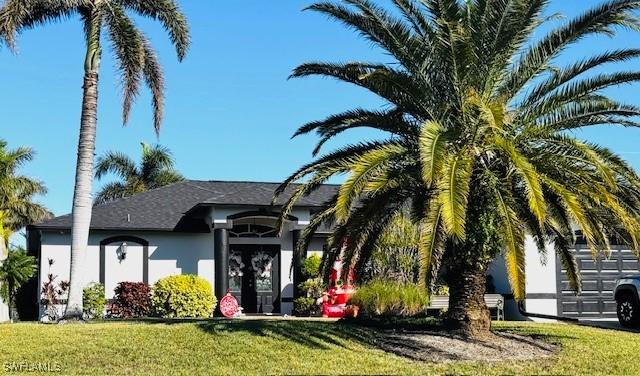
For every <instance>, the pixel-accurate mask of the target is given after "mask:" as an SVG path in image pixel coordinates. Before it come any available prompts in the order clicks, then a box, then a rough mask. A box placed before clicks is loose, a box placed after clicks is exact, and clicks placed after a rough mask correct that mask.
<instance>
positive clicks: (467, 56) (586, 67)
mask: <svg viewBox="0 0 640 376" xmlns="http://www.w3.org/2000/svg"><path fill="white" fill-rule="evenodd" d="M393 3H394V4H395V8H396V9H395V11H394V12H388V11H386V10H385V9H383V8H381V7H380V6H377V5H376V4H374V3H373V2H371V1H368V0H344V1H342V2H339V3H335V2H320V3H316V4H313V5H311V6H310V7H309V8H308V9H310V10H312V11H315V12H319V13H321V14H324V15H327V16H329V17H330V18H332V19H335V20H338V21H340V22H342V23H344V24H346V25H347V26H348V27H350V28H352V29H354V30H356V31H357V32H358V33H359V34H361V35H362V36H364V37H365V38H366V39H367V40H369V41H370V42H372V43H373V44H374V45H377V46H378V47H380V48H381V49H383V50H384V51H385V52H386V53H387V56H390V57H392V58H393V61H391V62H389V63H377V62H350V63H335V64H332V63H324V62H314V63H308V64H304V65H301V66H299V67H298V68H296V69H295V70H294V72H293V74H292V77H306V76H314V75H315V76H326V77H332V78H335V79H338V80H340V81H344V82H347V83H350V84H354V85H357V86H360V87H362V88H364V89H367V90H369V91H370V92H372V93H374V94H376V95H378V96H379V97H381V98H383V99H384V100H386V102H387V106H385V107H384V108H383V109H379V110H367V109H354V110H351V111H347V112H344V113H340V114H337V115H333V116H330V117H328V118H327V119H325V120H321V121H316V122H312V123H309V124H306V125H304V126H302V127H301V128H300V129H299V130H298V131H297V133H296V135H300V134H305V133H309V132H312V131H316V132H317V133H318V134H319V136H320V142H319V144H318V146H317V148H316V150H315V151H314V153H318V151H319V150H320V149H321V147H322V145H323V144H324V143H325V142H326V141H328V140H330V139H332V138H334V137H335V136H337V135H339V134H341V133H342V132H345V131H347V130H349V129H354V128H359V127H366V128H369V129H376V130H379V131H383V132H385V133H386V134H387V135H388V137H385V138H383V139H379V140H375V141H367V142H362V143H359V144H356V145H350V146H346V147H344V148H341V149H339V150H336V151H333V152H331V153H328V154H326V155H324V156H322V157H319V158H317V159H316V160H315V161H313V162H311V163H309V164H307V165H305V166H303V167H302V168H300V169H299V170H298V171H296V172H295V173H294V174H292V175H291V176H290V177H289V179H287V180H286V182H285V183H284V184H283V186H282V187H281V189H280V190H279V191H278V193H280V192H282V190H283V189H284V188H285V187H287V186H288V185H290V184H291V183H292V182H294V181H297V180H300V179H302V178H306V179H307V180H306V182H305V184H303V185H301V186H299V187H298V188H296V189H295V190H294V193H293V195H292V196H291V198H290V200H289V201H288V202H287V204H286V205H285V206H284V210H283V214H284V215H286V214H288V212H289V211H290V210H291V208H292V206H293V204H294V203H295V202H296V200H298V199H299V198H300V197H302V196H304V195H306V194H309V193H310V192H312V191H313V190H314V189H316V188H317V187H318V185H319V184H321V183H323V182H324V181H326V180H327V179H328V178H330V177H331V176H334V175H336V174H347V175H348V178H347V179H346V181H345V182H344V183H343V184H342V186H341V187H340V190H339V193H338V194H337V195H336V196H335V197H334V198H333V199H332V200H330V202H328V203H327V205H326V207H325V208H324V210H322V211H319V212H318V213H317V214H316V215H315V216H314V218H313V219H312V221H311V226H310V227H309V228H308V229H307V230H306V231H304V233H303V236H301V239H300V243H299V245H298V249H304V248H305V246H306V244H307V243H308V241H309V237H310V235H311V233H312V232H313V231H314V228H316V227H317V226H319V225H320V224H321V223H323V222H326V221H328V220H335V223H336V227H335V230H334V233H333V235H332V237H331V238H330V240H329V241H330V243H331V244H330V245H332V246H333V249H334V251H333V252H332V254H331V255H330V256H331V257H329V263H330V262H331V258H332V257H333V258H335V257H337V252H338V250H339V249H341V248H343V247H342V246H341V245H342V244H343V242H344V245H345V246H344V255H343V262H345V263H346V266H347V267H355V268H358V267H360V266H361V265H363V264H364V263H366V261H367V259H368V258H369V257H370V255H371V250H372V247H371V245H372V244H374V243H375V240H376V238H377V237H378V236H379V234H380V233H381V232H382V231H383V230H384V229H385V227H386V226H387V224H388V223H389V221H390V220H391V219H392V218H393V217H394V215H395V214H396V213H398V212H399V211H401V210H405V208H409V209H411V211H412V213H413V218H414V220H415V221H416V222H417V223H418V224H419V226H420V232H421V240H420V244H419V245H420V252H421V261H422V265H421V277H422V280H423V283H424V284H425V285H429V284H430V281H432V280H433V277H434V276H435V275H436V274H437V273H438V271H439V270H440V271H441V272H444V278H445V281H446V282H447V283H448V285H449V291H450V306H449V310H448V314H447V318H446V320H445V322H446V324H448V325H449V326H450V327H452V328H455V329H457V330H460V331H461V332H462V333H464V334H466V335H469V336H474V335H482V334H487V333H488V331H489V330H490V319H489V313H488V310H487V308H486V305H485V304H484V300H483V294H484V290H485V280H486V271H487V267H488V265H489V263H490V262H491V260H492V259H493V258H494V257H495V256H496V255H497V254H498V253H499V252H503V254H504V257H505V258H506V264H507V269H508V275H509V280H510V283H511V287H512V289H513V293H514V296H515V298H516V299H517V300H518V301H521V300H522V299H524V295H525V291H524V290H525V274H524V270H525V269H524V266H525V265H524V263H525V257H524V239H525V234H531V235H532V236H533V238H534V239H535V240H536V244H537V246H538V249H539V251H540V252H541V253H542V254H546V247H545V244H546V243H547V242H551V243H553V245H554V246H555V251H556V252H557V253H558V254H559V257H560V258H561V260H562V262H563V264H564V266H565V268H567V269H568V270H569V272H570V274H569V275H570V276H571V277H572V279H571V282H572V287H573V288H574V289H576V290H579V288H580V281H579V276H578V270H577V265H576V263H575V260H574V258H573V256H572V254H571V253H570V247H571V245H572V244H573V236H574V232H573V227H574V226H577V227H579V228H580V230H581V231H582V235H583V236H584V238H585V239H586V241H587V243H588V245H589V247H591V249H592V250H593V252H594V255H595V254H596V253H597V252H599V251H603V252H607V251H608V249H609V240H610V239H612V238H615V239H616V240H617V241H624V242H625V243H627V244H630V245H631V246H632V247H633V249H636V250H637V249H638V243H639V241H640V234H639V231H640V226H639V225H640V184H639V183H640V180H639V178H638V175H636V173H635V171H634V170H633V169H632V168H631V167H630V166H629V165H628V164H627V163H626V162H625V161H624V160H623V159H621V158H620V157H619V156H617V155H616V154H614V153H613V152H611V151H610V150H607V149H605V148H603V147H600V146H598V145H595V144H592V143H589V142H586V141H583V140H580V139H578V138H577V137H576V134H575V133H573V132H572V131H573V130H577V129H581V128H585V127H589V126H594V125H601V124H609V125H621V126H632V127H636V126H638V125H640V124H639V123H638V122H637V116H639V115H640V108H638V107H637V106H635V105H632V104H628V103H624V102H621V101H619V100H616V99H614V98H612V97H610V96H609V95H608V93H609V92H608V91H606V89H608V88H611V87H614V86H618V85H621V84H628V83H633V82H636V81H638V80H639V79H640V72H639V71H636V70H631V71H620V70H619V69H616V68H618V66H617V64H618V63H621V62H625V61H628V60H631V59H636V58H638V57H640V50H639V49H633V48H626V47H621V48H619V49H615V50H610V51H594V55H593V56H584V57H582V56H575V52H574V55H573V60H574V61H573V62H572V63H570V64H566V65H558V57H559V56H561V55H563V52H564V51H566V50H567V49H568V48H569V47H571V46H574V45H576V44H577V43H579V42H580V41H582V40H584V39H585V38H586V37H589V36H597V35H605V36H614V35H615V34H616V31H617V30H619V29H631V30H639V29H640V21H639V18H638V17H637V15H636V14H635V12H636V11H637V10H638V9H640V1H638V0H606V1H603V2H601V3H599V4H598V5H596V6H595V7H593V8H591V9H589V10H588V11H586V12H584V13H582V14H581V15H579V16H578V17H575V18H573V19H570V20H566V21H560V22H558V23H556V24H554V25H552V26H551V27H549V26H550V25H549V24H546V25H545V27H549V29H550V30H549V31H546V30H548V29H546V28H545V29H542V28H541V27H540V26H541V25H542V24H545V23H546V22H547V21H549V20H550V18H549V17H545V16H543V12H544V10H545V9H546V6H547V5H548V3H549V1H548V0H496V1H490V0H468V1H465V2H462V1H459V0H420V1H412V0H394V1H393ZM536 32H537V33H540V34H542V36H541V37H536V38H534V37H533V35H534V33H536ZM590 48H591V50H593V49H596V48H597V47H596V46H595V45H591V47H590ZM565 58H569V57H567V56H565ZM602 68H606V70H603V69H602ZM440 266H442V268H440Z"/></svg>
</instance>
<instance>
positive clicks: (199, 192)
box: [27, 180, 638, 319]
mask: <svg viewBox="0 0 640 376" xmlns="http://www.w3.org/2000/svg"><path fill="white" fill-rule="evenodd" d="M278 185H279V184H277V183H260V182H232V181H228V182H225V181H195V180H188V181H184V182H181V183H176V184H172V185H169V186H166V187H163V188H158V189H154V190H151V191H148V192H145V193H141V194H139V195H136V196H133V197H129V198H124V199H120V200H117V201H114V202H111V203H107V204H104V205H100V206H96V207H95V208H94V210H93V217H92V221H91V231H90V236H89V246H88V248H87V252H86V258H85V261H84V265H85V270H84V275H83V279H84V283H85V284H89V283H90V282H94V281H96V282H101V283H102V284H104V286H105V290H106V294H107V298H112V297H113V290H114V288H115V287H116V285H117V284H118V283H119V282H121V281H141V282H147V283H149V284H153V283H154V282H155V281H157V280H158V279H160V278H162V277H165V276H168V275H173V274H197V275H199V276H201V277H203V278H205V279H206V280H208V281H209V282H210V283H211V284H212V285H213V286H214V290H215V293H216V296H217V297H218V298H220V297H221V296H222V295H224V294H225V293H226V291H227V289H230V290H231V291H232V293H233V294H234V295H236V296H237V297H238V299H239V300H240V303H241V305H242V306H243V308H244V311H245V313H275V314H290V313H291V312H292V309H293V299H294V296H295V291H294V286H296V285H297V282H298V280H299V278H300V277H299V276H300V271H299V266H300V260H298V262H296V261H295V260H294V255H293V248H294V244H296V242H297V238H298V237H299V235H300V232H301V230H303V229H304V228H305V227H306V226H307V225H308V224H309V220H310V218H311V216H312V215H313V213H314V211H315V210H317V209H318V208H319V207H321V206H322V204H324V203H325V202H326V201H327V200H329V199H330V198H331V197H332V196H333V195H334V194H335V193H336V192H337V190H338V186H335V185H323V186H321V187H320V188H319V189H318V190H317V191H315V192H314V193H312V194H311V195H309V196H307V197H304V198H302V199H301V200H300V201H299V202H298V203H297V205H296V207H295V208H294V210H293V211H292V213H291V214H290V216H289V217H287V218H286V220H285V223H284V226H283V229H282V231H280V232H279V231H278V230H276V228H275V225H276V220H277V218H278V216H279V212H278V209H279V206H280V205H281V204H282V202H283V201H284V199H285V198H286V197H287V194H288V193H290V192H291V190H289V191H288V192H285V193H284V194H283V195H282V197H283V198H282V199H280V200H279V201H278V202H276V203H275V205H272V198H273V194H274V191H275V189H276V188H277V187H278ZM70 228H71V216H70V215H64V216H61V217H57V218H54V219H51V220H48V221H46V222H44V223H40V224H38V225H34V226H29V227H28V228H27V246H28V249H29V252H30V253H31V254H33V255H35V256H37V258H38V260H39V272H38V278H39V281H38V286H42V282H43V281H44V280H45V279H46V278H47V275H48V274H49V273H51V274H53V275H57V276H59V279H67V278H68V277H67V276H68V275H69V267H70V244H71V235H70ZM328 234H329V229H328V228H321V229H319V231H318V232H317V233H316V235H315V237H314V239H313V241H312V242H311V245H310V247H309V249H308V252H317V253H321V252H322V251H323V246H324V243H325V239H326V237H327V236H328ZM577 251H578V253H577V255H578V259H579V262H580V268H581V270H583V271H584V293H583V295H581V296H578V297H577V296H575V295H574V294H573V293H571V292H570V291H568V288H567V283H566V275H565V273H564V271H563V269H562V267H561V265H560V263H559V262H557V261H556V259H555V257H554V254H555V253H554V251H553V247H549V249H548V252H547V253H548V255H547V258H546V260H544V259H541V258H540V256H539V253H538V251H537V248H536V246H535V244H534V242H533V240H532V239H530V238H528V239H527V242H526V259H527V268H526V275H527V285H526V289H527V290H526V291H527V295H526V307H527V310H528V311H530V312H534V313H544V314H551V315H556V314H560V315H569V316H574V317H576V316H578V317H591V318H603V317H615V304H614V302H613V297H612V295H611V292H610V291H611V290H612V288H613V283H614V281H615V278H616V277H617V276H618V275H619V274H620V273H623V272H626V271H631V270H638V264H637V260H636V259H635V258H633V257H632V254H631V253H630V252H629V251H627V250H625V249H624V248H620V247H618V248H617V250H616V251H615V252H614V253H613V255H612V258H611V259H609V260H604V259H598V260H596V261H595V262H594V261H593V260H592V259H591V253H590V252H588V251H587V250H586V247H584V246H580V245H579V246H578V247H577ZM50 261H52V263H51V262H50ZM258 271H259V273H257V272H258ZM489 273H490V274H491V276H492V284H493V286H494V288H495V292H497V293H501V294H503V295H505V296H506V297H507V304H506V306H505V311H506V314H507V319H509V318H511V319H515V318H521V316H519V315H518V310H517V308H516V305H515V304H514V302H513V299H512V298H511V300H509V297H512V295H511V291H510V288H509V284H508V281H507V278H506V271H505V267H504V262H503V261H502V258H501V257H500V258H498V259H496V260H495V261H494V263H493V264H492V265H491V268H490V270H489ZM33 293H34V295H35V291H34V292H33ZM38 296H39V295H38ZM36 300H37V299H36Z"/></svg>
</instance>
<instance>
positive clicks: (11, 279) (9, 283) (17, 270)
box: [0, 248, 36, 320]
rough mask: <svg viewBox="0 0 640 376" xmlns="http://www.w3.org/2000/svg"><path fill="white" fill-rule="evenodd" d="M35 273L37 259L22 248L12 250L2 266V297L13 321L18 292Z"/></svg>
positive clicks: (0, 290)
mask: <svg viewBox="0 0 640 376" xmlns="http://www.w3.org/2000/svg"><path fill="white" fill-rule="evenodd" d="M35 272H36V259H35V257H33V256H29V255H27V252H26V251H25V250H24V249H22V248H13V249H11V250H10V251H9V255H8V256H7V259H6V260H4V261H2V264H0V297H2V299H3V300H4V301H6V302H7V304H8V305H9V318H10V319H11V320H13V318H14V315H13V310H14V309H15V298H16V292H17V291H18V289H19V288H20V286H22V284H24V283H25V282H27V281H28V280H29V278H31V277H33V275H34V274H35Z"/></svg>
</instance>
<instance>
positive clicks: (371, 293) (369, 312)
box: [351, 281, 429, 317]
mask: <svg viewBox="0 0 640 376" xmlns="http://www.w3.org/2000/svg"><path fill="white" fill-rule="evenodd" d="M351 303H352V304H354V305H357V306H358V307H360V312H361V313H362V314H364V315H365V316H368V317H379V316H403V317H408V316H416V315H419V314H422V313H424V312H425V310H426V308H427V305H428V304H429V297H428V295H427V292H426V291H425V290H424V289H421V288H420V287H418V286H417V285H411V284H408V285H404V284H400V283H397V282H382V281H377V282H371V283H369V284H366V285H363V286H362V287H360V288H358V290H357V291H356V293H355V294H354V295H353V297H352V298H351Z"/></svg>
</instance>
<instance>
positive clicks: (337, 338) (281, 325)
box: [197, 319, 374, 349]
mask: <svg viewBox="0 0 640 376" xmlns="http://www.w3.org/2000/svg"><path fill="white" fill-rule="evenodd" d="M197 325H198V328H200V329H201V330H202V331H204V332H205V333H208V334H219V333H230V334H233V333H247V334H250V335H253V336H260V337H271V338H275V339H283V340H287V341H291V342H294V343H297V344H300V345H303V346H307V347H309V348H316V349H328V348H330V347H331V346H337V347H342V348H346V347H347V346H346V344H347V341H355V342H357V343H359V344H364V345H372V344H374V339H373V337H374V336H373V335H372V332H371V331H369V330H367V329H365V328H358V327H353V326H351V325H345V324H343V323H339V322H338V323H335V322H317V321H303V320H295V321H288V320H286V321H285V320H282V321H280V320H250V319H249V320H247V319H244V320H218V321H211V322H203V323H199V324H197Z"/></svg>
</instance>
